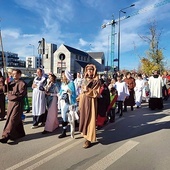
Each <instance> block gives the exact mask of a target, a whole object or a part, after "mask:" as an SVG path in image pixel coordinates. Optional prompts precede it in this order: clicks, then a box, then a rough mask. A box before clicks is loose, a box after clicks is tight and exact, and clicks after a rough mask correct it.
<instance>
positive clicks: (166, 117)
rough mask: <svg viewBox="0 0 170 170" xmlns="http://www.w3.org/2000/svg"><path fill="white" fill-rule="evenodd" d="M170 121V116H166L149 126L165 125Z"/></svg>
mask: <svg viewBox="0 0 170 170" xmlns="http://www.w3.org/2000/svg"><path fill="white" fill-rule="evenodd" d="M169 121H170V116H165V117H163V118H161V119H157V120H154V121H152V122H148V123H147V124H155V123H163V122H169Z"/></svg>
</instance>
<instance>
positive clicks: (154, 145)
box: [0, 101, 170, 170]
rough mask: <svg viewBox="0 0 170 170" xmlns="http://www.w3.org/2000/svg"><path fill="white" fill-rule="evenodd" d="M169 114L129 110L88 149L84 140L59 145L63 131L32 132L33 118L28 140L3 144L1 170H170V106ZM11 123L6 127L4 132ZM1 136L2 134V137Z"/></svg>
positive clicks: (0, 147) (168, 104) (27, 122)
mask: <svg viewBox="0 0 170 170" xmlns="http://www.w3.org/2000/svg"><path fill="white" fill-rule="evenodd" d="M164 106H165V107H164V110H162V111H158V110H155V111H150V110H149V109H148V107H147V105H146V104H143V105H142V108H140V109H135V110H134V111H130V109H129V110H128V112H126V113H125V114H124V116H123V117H122V118H118V116H117V117H116V122H115V123H113V124H107V125H106V126H105V127H104V128H103V129H101V130H99V131H97V140H98V141H97V142H96V143H94V145H93V146H92V147H91V148H89V149H84V148H82V145H83V143H84V139H83V138H82V137H81V135H80V134H79V132H78V131H76V135H75V139H72V138H70V136H69V132H68V136H67V137H66V138H64V139H58V135H59V133H60V132H61V128H59V129H57V130H56V131H55V132H54V133H51V134H48V135H43V134H41V132H42V131H43V127H39V128H37V129H31V125H32V116H31V113H28V114H27V115H26V120H25V122H24V127H25V131H26V133H27V136H25V137H24V138H22V139H20V140H17V141H16V142H13V141H9V143H8V144H0V152H1V156H0V170H5V169H8V170H14V169H17V170H23V169H24V170H27V169H29V170H32V169H36V170H47V169H50V170H66V169H67V170H79V169H82V170H84V169H88V170H101V169H102V170H104V169H107V170H169V169H170V168H169V167H170V147H169V146H170V135H169V134H170V129H169V128H170V122H169V121H170V101H167V102H165V103H164ZM4 123H5V122H0V129H1V130H2V128H3V126H4ZM0 133H1V132H0Z"/></svg>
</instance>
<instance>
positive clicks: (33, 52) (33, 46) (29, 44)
mask: <svg viewBox="0 0 170 170" xmlns="http://www.w3.org/2000/svg"><path fill="white" fill-rule="evenodd" d="M29 45H31V46H32V55H33V56H34V48H35V46H34V45H33V44H29Z"/></svg>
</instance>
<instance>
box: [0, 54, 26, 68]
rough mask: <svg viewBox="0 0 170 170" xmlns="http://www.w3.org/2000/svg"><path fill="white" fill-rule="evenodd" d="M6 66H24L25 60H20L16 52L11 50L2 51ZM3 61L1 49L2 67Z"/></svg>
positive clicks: (1, 65)
mask: <svg viewBox="0 0 170 170" xmlns="http://www.w3.org/2000/svg"><path fill="white" fill-rule="evenodd" d="M4 58H5V63H6V67H25V61H24V60H20V59H19V57H18V54H16V53H11V52H4ZM3 66H4V61H3V57H2V51H0V68H3Z"/></svg>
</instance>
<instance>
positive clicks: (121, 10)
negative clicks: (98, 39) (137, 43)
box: [117, 4, 135, 71]
mask: <svg viewBox="0 0 170 170" xmlns="http://www.w3.org/2000/svg"><path fill="white" fill-rule="evenodd" d="M133 6H135V4H132V5H130V6H128V7H126V8H122V9H120V10H119V20H118V21H119V25H118V26H119V30H118V66H117V67H118V71H119V70H120V14H121V12H122V13H124V14H125V13H126V12H125V11H123V10H125V9H127V8H131V7H133ZM129 17H130V16H128V17H127V18H129Z"/></svg>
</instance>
